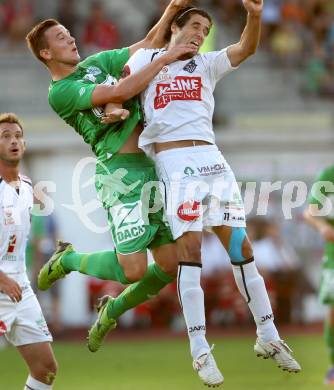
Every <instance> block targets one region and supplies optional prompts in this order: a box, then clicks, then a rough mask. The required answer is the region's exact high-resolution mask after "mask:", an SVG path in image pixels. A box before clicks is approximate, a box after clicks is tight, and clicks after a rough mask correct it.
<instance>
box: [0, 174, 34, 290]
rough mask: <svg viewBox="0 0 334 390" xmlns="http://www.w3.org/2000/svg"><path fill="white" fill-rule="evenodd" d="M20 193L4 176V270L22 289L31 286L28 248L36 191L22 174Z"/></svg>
mask: <svg viewBox="0 0 334 390" xmlns="http://www.w3.org/2000/svg"><path fill="white" fill-rule="evenodd" d="M19 177H20V187H19V190H18V191H17V190H16V189H15V188H14V187H13V186H11V185H10V184H8V183H6V182H5V180H3V179H2V178H1V177H0V271H2V272H4V273H5V274H7V275H8V276H9V277H11V278H12V279H14V280H15V281H16V282H17V283H18V284H19V285H20V286H21V287H23V286H26V285H29V284H30V282H29V280H28V276H27V273H26V256H25V252H26V245H27V241H28V237H29V231H30V212H31V209H32V207H33V190H32V183H31V181H30V179H29V178H28V177H26V176H23V175H20V176H19Z"/></svg>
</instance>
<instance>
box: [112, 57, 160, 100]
mask: <svg viewBox="0 0 334 390" xmlns="http://www.w3.org/2000/svg"><path fill="white" fill-rule="evenodd" d="M165 65H166V61H165V59H164V58H163V57H160V58H158V59H156V60H155V61H153V62H151V63H150V64H149V65H146V66H145V67H144V68H142V69H141V70H140V71H139V72H137V73H134V74H133V75H130V76H128V77H126V78H125V79H123V80H121V81H120V82H119V83H118V84H117V85H116V86H115V87H114V89H115V92H114V93H115V98H114V99H113V100H110V101H113V102H114V103H124V102H125V101H127V100H129V99H131V98H132V97H134V96H136V95H138V94H139V93H141V92H142V91H143V90H144V89H146V87H147V86H148V84H149V83H150V81H151V80H152V79H153V78H154V77H155V76H156V75H157V74H158V73H159V72H160V70H161V69H162V68H163V67H164V66H165Z"/></svg>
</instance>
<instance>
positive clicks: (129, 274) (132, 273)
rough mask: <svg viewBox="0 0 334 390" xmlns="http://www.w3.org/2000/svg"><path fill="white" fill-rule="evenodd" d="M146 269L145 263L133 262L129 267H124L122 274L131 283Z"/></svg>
mask: <svg viewBox="0 0 334 390" xmlns="http://www.w3.org/2000/svg"><path fill="white" fill-rule="evenodd" d="M146 270H147V264H142V263H135V264H132V265H131V267H130V266H129V267H124V275H125V277H126V279H127V280H128V281H129V282H131V283H133V282H137V281H138V280H140V279H141V278H142V277H143V276H144V275H145V272H146Z"/></svg>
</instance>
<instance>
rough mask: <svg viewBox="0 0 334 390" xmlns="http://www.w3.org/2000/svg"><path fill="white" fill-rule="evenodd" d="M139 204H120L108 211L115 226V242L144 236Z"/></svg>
mask: <svg viewBox="0 0 334 390" xmlns="http://www.w3.org/2000/svg"><path fill="white" fill-rule="evenodd" d="M141 207H142V205H141V202H140V201H139V202H134V203H127V204H121V205H117V206H113V207H112V208H111V209H110V214H111V216H112V221H113V224H114V226H115V233H116V237H115V238H116V241H117V243H119V244H120V243H123V242H127V241H131V240H133V239H135V238H138V237H140V236H143V235H144V234H145V231H146V229H145V225H144V221H143V219H142V217H141Z"/></svg>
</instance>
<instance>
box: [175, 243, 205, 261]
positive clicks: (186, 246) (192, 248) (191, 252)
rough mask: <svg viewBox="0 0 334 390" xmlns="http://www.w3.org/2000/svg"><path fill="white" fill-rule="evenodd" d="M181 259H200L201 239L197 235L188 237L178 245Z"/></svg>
mask: <svg viewBox="0 0 334 390" xmlns="http://www.w3.org/2000/svg"><path fill="white" fill-rule="evenodd" d="M178 249H179V258H180V261H200V260H201V241H199V240H198V239H197V237H195V238H192V237H188V238H187V239H184V240H182V242H181V243H180V244H179V245H178Z"/></svg>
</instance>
